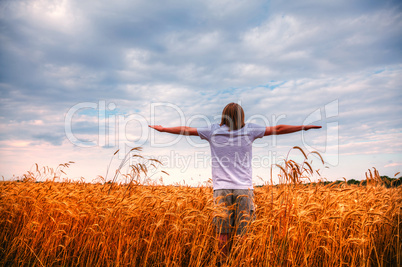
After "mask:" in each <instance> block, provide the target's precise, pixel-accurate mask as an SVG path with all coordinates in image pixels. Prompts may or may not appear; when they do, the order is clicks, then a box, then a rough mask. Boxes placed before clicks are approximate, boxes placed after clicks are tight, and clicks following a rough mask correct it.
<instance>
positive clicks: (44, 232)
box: [0, 182, 402, 266]
mask: <svg viewBox="0 0 402 267" xmlns="http://www.w3.org/2000/svg"><path fill="white" fill-rule="evenodd" d="M255 203H256V205H257V208H256V215H257V218H256V220H255V221H254V222H253V223H252V224H251V226H250V230H249V233H248V234H247V235H246V236H244V237H242V238H239V237H234V239H233V242H232V250H231V254H230V257H229V258H228V259H227V261H226V264H227V266H401V263H402V253H401V251H402V240H401V233H402V187H398V188H388V189H387V188H385V187H384V186H381V185H367V186H356V185H352V186H351V185H346V184H340V185H339V184H338V185H334V184H333V185H326V186H325V185H323V184H316V185H313V184H311V185H280V186H268V185H267V186H264V187H260V188H256V189H255ZM215 211H216V208H214V206H213V199H212V188H210V187H199V188H191V187H185V186H177V187H175V186H141V185H133V186H131V187H128V186H124V185H115V186H114V187H113V188H111V190H110V185H109V184H88V183H71V182H70V183H68V182H64V183H63V182H60V183H57V182H44V183H33V182H2V183H0V265H1V266H215V265H216V264H217V262H218V261H220V260H221V257H220V255H221V254H220V253H219V251H218V240H217V236H216V233H215V231H214V226H213V224H212V218H213V216H214V214H215Z"/></svg>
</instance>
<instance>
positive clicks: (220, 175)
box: [197, 123, 265, 190]
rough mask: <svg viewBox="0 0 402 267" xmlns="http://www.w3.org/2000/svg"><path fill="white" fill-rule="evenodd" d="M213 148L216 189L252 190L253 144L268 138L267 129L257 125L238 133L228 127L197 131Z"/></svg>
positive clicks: (218, 126)
mask: <svg viewBox="0 0 402 267" xmlns="http://www.w3.org/2000/svg"><path fill="white" fill-rule="evenodd" d="M197 131H198V135H199V136H200V137H201V139H205V140H207V141H208V142H209V144H210V147H211V164H212V182H213V187H214V190H216V189H252V188H253V183H252V168H251V160H252V144H253V141H254V140H255V139H257V138H261V137H263V136H264V133H265V127H264V126H260V125H258V124H254V123H246V125H245V126H244V127H243V128H241V129H239V130H234V131H229V127H227V126H226V125H222V126H220V125H219V124H212V125H211V127H210V128H197Z"/></svg>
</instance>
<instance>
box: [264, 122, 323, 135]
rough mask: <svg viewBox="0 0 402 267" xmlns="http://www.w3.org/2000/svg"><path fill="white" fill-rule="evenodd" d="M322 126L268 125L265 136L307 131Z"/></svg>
mask: <svg viewBox="0 0 402 267" xmlns="http://www.w3.org/2000/svg"><path fill="white" fill-rule="evenodd" d="M320 128H321V126H317V125H298V126H295V125H284V124H281V125H277V126H272V127H267V128H266V129H265V134H264V136H267V135H274V134H276V135H278V134H289V133H294V132H298V131H303V130H304V131H307V130H310V129H320Z"/></svg>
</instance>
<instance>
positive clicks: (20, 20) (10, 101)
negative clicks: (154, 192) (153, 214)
mask: <svg viewBox="0 0 402 267" xmlns="http://www.w3.org/2000/svg"><path fill="white" fill-rule="evenodd" d="M0 29H1V31H0V60H1V64H0V101H1V105H0V156H1V159H2V160H1V162H0V175H2V176H4V178H5V179H9V178H10V177H12V176H13V175H15V176H19V175H22V174H23V173H25V172H26V171H28V170H30V169H31V168H32V166H33V165H34V164H35V163H38V164H39V165H40V166H49V167H56V166H57V165H58V164H59V163H64V162H68V161H70V160H71V161H75V162H76V163H75V164H73V165H72V166H71V167H70V169H69V170H66V172H67V174H68V177H69V178H72V179H76V178H77V179H78V178H80V177H81V176H83V177H84V178H85V179H86V180H87V181H92V180H93V179H95V178H96V176H97V175H102V176H104V175H105V173H106V169H107V166H108V164H109V161H110V159H111V157H112V155H113V153H114V152H115V151H116V150H117V149H121V151H125V150H127V149H129V148H131V147H133V146H137V145H141V146H142V147H143V154H144V155H148V156H151V157H156V158H160V159H162V160H163V161H164V163H165V167H164V170H165V171H167V172H169V173H170V176H163V174H161V175H162V176H163V179H164V181H165V183H175V182H182V181H183V180H184V181H186V183H188V184H195V185H196V184H198V183H202V182H203V181H205V180H207V179H208V178H209V177H210V166H208V164H206V163H205V164H204V160H206V162H207V161H208V160H207V159H208V155H209V150H208V146H207V145H206V144H205V143H204V142H203V141H200V140H197V139H194V138H190V139H188V138H181V139H176V137H175V136H169V135H167V134H161V133H151V132H150V131H149V130H148V129H147V128H146V127H145V124H147V123H151V122H154V123H156V124H162V125H166V126H176V125H178V124H180V123H184V124H186V125H189V126H194V127H197V126H203V125H205V124H206V123H209V122H217V121H218V120H219V119H218V117H217V116H219V114H220V113H221V111H222V109H223V107H224V106H225V105H226V104H227V103H229V102H238V103H240V104H241V105H242V106H243V108H244V110H245V112H246V117H247V118H248V119H249V120H251V121H253V122H257V123H261V124H266V125H273V124H275V123H276V124H296V125H297V124H303V123H306V122H314V123H315V124H319V125H322V126H323V129H322V130H320V131H314V132H305V133H304V134H302V133H295V134H291V135H287V136H278V137H276V138H273V137H267V138H265V139H262V140H258V141H257V142H256V147H255V148H254V156H255V162H256V164H255V166H254V175H255V177H256V178H255V181H256V182H257V180H261V179H262V180H268V179H269V176H270V167H269V165H270V164H272V163H280V161H281V159H282V158H283V157H286V155H287V153H288V151H289V149H291V148H292V147H293V146H295V145H298V146H301V147H303V148H304V149H306V151H311V150H317V151H319V152H320V153H321V154H322V155H323V157H324V159H325V160H326V161H327V164H326V166H328V168H325V167H324V166H321V165H320V164H318V163H317V165H316V168H317V169H320V170H321V172H322V176H323V177H324V178H327V179H328V180H335V179H342V177H346V178H347V179H352V178H354V179H362V178H364V173H365V172H366V171H367V170H368V169H369V168H372V167H375V168H377V169H378V170H379V171H380V174H384V175H388V176H393V175H394V174H395V173H396V172H398V171H401V170H402V141H401V140H402V119H401V117H402V116H401V115H402V108H401V102H402V101H401V100H402V90H401V89H402V88H401V84H402V49H401V47H402V5H401V4H400V3H399V1H366V0H365V1H227V0H225V1H161V2H155V1H98V0H97V1H74V0H69V1H67V0H66V1H60V0H58V1H50V0H43V1H41V0H30V1H24V0H20V1H10V0H6V1H2V2H1V3H0ZM79 107H81V109H78V108H79ZM73 111H76V112H73ZM69 115H71V116H70V117H69ZM329 115H331V116H329ZM67 118H69V119H68V120H67ZM66 124H68V125H70V126H66ZM66 129H67V130H68V129H70V131H71V133H72V134H73V136H74V138H75V139H74V138H71V135H70V136H69V134H68V133H67V132H66V131H67V130H66ZM84 143H85V144H87V145H86V147H84V146H83V144H84ZM168 143H169V144H170V145H166V146H163V145H160V144H168ZM158 144H159V145H158ZM161 146H163V147H161ZM120 156H122V155H120ZM291 156H292V157H295V159H296V158H298V155H297V152H294V151H292V152H291ZM313 160H314V161H315V162H316V161H317V159H313ZM113 162H115V163H116V164H117V162H118V159H117V158H116V159H114V160H113ZM268 163H269V164H268ZM159 176H160V174H159V173H157V174H155V177H159ZM257 176H259V177H261V179H259V178H257ZM274 179H275V177H274Z"/></svg>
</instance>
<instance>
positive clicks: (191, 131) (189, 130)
mask: <svg viewBox="0 0 402 267" xmlns="http://www.w3.org/2000/svg"><path fill="white" fill-rule="evenodd" d="M148 126H149V127H150V128H152V129H155V130H157V131H159V132H165V133H171V134H182V135H198V132H197V128H193V127H188V126H177V127H163V126H161V125H148Z"/></svg>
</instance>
